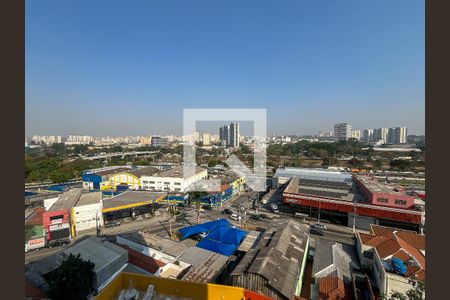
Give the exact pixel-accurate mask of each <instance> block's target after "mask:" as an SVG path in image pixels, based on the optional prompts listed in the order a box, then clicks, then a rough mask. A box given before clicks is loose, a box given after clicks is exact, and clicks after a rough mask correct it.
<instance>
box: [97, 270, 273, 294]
mask: <svg viewBox="0 0 450 300" xmlns="http://www.w3.org/2000/svg"><path fill="white" fill-rule="evenodd" d="M149 285H152V286H153V287H154V294H155V295H156V296H158V299H164V298H162V297H170V298H171V299H173V300H176V299H198V300H206V299H208V300H209V299H211V300H215V299H217V300H219V299H220V300H246V299H250V296H251V299H255V300H259V299H261V300H268V299H269V298H267V297H265V296H263V295H259V294H256V293H254V292H250V291H246V290H244V289H243V288H240V287H232V286H226V285H219V284H211V283H198V282H190V281H184V280H175V279H169V278H162V277H156V276H147V275H140V274H133V273H125V272H122V273H120V274H119V275H118V276H117V277H116V278H114V279H113V280H112V281H111V282H110V283H109V284H108V285H107V286H106V287H105V288H104V289H103V290H101V291H100V293H98V294H97V296H96V297H95V300H110V299H118V297H119V295H120V294H121V293H125V292H127V293H130V294H131V293H134V294H136V293H138V294H139V296H138V297H137V299H143V298H144V295H145V294H146V292H147V290H148V289H149ZM133 289H134V290H133Z"/></svg>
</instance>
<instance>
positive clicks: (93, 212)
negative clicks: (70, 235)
mask: <svg viewBox="0 0 450 300" xmlns="http://www.w3.org/2000/svg"><path fill="white" fill-rule="evenodd" d="M72 213H73V219H74V224H75V230H76V232H79V231H82V230H87V229H94V228H96V226H97V223H96V220H95V218H96V217H99V218H100V220H99V221H98V225H99V226H103V214H102V204H101V202H99V203H94V204H89V205H82V206H75V207H74V208H73V212H72Z"/></svg>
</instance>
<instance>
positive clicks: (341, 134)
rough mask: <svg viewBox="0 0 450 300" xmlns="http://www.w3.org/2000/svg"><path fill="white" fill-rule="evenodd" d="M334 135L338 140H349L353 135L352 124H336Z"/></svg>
mask: <svg viewBox="0 0 450 300" xmlns="http://www.w3.org/2000/svg"><path fill="white" fill-rule="evenodd" d="M334 136H335V137H336V138H337V139H338V140H348V139H349V138H351V136H352V125H350V124H348V123H337V124H334Z"/></svg>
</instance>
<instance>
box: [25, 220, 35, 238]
mask: <svg viewBox="0 0 450 300" xmlns="http://www.w3.org/2000/svg"><path fill="white" fill-rule="evenodd" d="M33 229H34V225H32V224H25V241H28V240H29V239H30V237H32V236H33V232H34V230H33Z"/></svg>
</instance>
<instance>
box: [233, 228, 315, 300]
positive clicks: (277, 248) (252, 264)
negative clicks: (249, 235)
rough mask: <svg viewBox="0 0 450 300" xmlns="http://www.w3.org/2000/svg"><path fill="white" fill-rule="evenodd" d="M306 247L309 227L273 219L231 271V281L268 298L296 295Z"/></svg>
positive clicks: (283, 297)
mask: <svg viewBox="0 0 450 300" xmlns="http://www.w3.org/2000/svg"><path fill="white" fill-rule="evenodd" d="M308 247H309V226H307V225H305V224H301V223H299V222H296V221H294V220H289V221H288V222H286V221H285V220H283V221H276V222H274V223H273V225H272V226H271V228H270V229H268V230H267V231H266V232H265V233H264V236H263V237H262V238H261V239H260V241H259V243H258V245H256V247H255V248H252V249H249V250H248V252H247V253H246V254H245V255H244V257H243V258H242V260H241V261H240V262H239V264H238V265H237V266H236V268H235V269H234V270H233V272H232V273H231V283H232V285H233V286H239V287H242V288H244V289H249V290H252V291H255V292H257V293H261V294H263V295H265V296H267V297H270V298H272V299H285V300H287V299H293V298H294V297H296V296H297V297H299V296H300V292H301V288H302V281H303V271H304V268H305V264H306V256H307V253H308Z"/></svg>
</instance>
